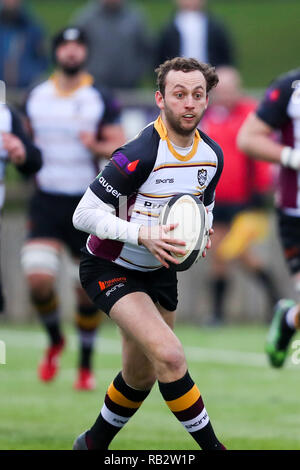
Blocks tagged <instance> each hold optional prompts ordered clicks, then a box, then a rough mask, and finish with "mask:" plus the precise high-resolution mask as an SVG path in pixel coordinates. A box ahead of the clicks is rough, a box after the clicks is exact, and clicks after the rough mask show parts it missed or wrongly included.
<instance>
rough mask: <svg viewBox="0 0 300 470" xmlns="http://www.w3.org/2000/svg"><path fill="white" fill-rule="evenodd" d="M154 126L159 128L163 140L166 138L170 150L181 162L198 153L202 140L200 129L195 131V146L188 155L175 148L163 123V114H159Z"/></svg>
mask: <svg viewBox="0 0 300 470" xmlns="http://www.w3.org/2000/svg"><path fill="white" fill-rule="evenodd" d="M154 128H155V129H156V130H157V132H158V134H159V136H160V138H161V140H165V141H166V142H167V145H168V149H169V151H170V152H171V153H172V155H173V156H174V157H175V158H176V159H177V160H179V161H181V162H188V161H189V160H191V158H193V156H194V155H195V154H196V152H197V149H198V144H199V142H200V141H201V137H200V134H199V131H198V129H196V131H195V137H194V143H193V147H192V149H191V151H190V152H189V153H188V154H187V155H180V153H178V152H177V151H176V150H175V149H174V147H173V145H172V142H171V141H170V139H169V137H168V131H167V128H166V126H165V125H164V123H163V120H162V118H161V116H158V118H157V119H156V121H155V122H154Z"/></svg>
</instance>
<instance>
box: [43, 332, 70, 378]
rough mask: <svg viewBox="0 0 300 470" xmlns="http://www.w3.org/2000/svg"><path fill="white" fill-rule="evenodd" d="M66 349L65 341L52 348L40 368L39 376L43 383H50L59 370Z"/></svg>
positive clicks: (47, 352) (62, 340)
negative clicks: (61, 357) (60, 360)
mask: <svg viewBox="0 0 300 470" xmlns="http://www.w3.org/2000/svg"><path fill="white" fill-rule="evenodd" d="M64 347H65V339H64V338H62V339H61V341H60V342H59V343H58V344H54V345H52V346H50V347H49V348H48V349H47V350H46V353H45V356H44V357H43V359H42V360H41V362H40V364H39V366H38V376H39V378H40V380H42V381H43V382H50V381H51V380H53V379H54V377H55V376H56V374H57V372H58V370H59V357H60V355H61V353H62V351H63V349H64Z"/></svg>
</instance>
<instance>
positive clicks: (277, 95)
mask: <svg viewBox="0 0 300 470" xmlns="http://www.w3.org/2000/svg"><path fill="white" fill-rule="evenodd" d="M292 85H293V78H292V77H291V76H290V75H288V76H284V77H281V78H279V79H278V80H276V81H274V82H273V83H272V84H271V85H270V87H269V88H268V89H267V91H266V93H265V96H264V98H263V100H262V102H261V103H260V105H259V106H258V109H257V111H256V115H257V116H258V117H259V118H260V119H261V120H262V121H264V122H265V123H266V124H268V125H269V126H270V127H272V128H273V129H280V128H281V127H282V126H284V124H285V123H286V122H287V121H288V119H289V117H288V115H287V106H288V103H289V100H290V97H291V95H292V93H293V91H294V89H293V87H292Z"/></svg>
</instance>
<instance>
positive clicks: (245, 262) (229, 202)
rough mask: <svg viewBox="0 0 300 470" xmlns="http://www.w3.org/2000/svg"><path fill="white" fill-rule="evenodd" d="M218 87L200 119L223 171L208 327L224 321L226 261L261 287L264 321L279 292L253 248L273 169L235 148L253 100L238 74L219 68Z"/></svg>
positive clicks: (262, 228) (262, 226)
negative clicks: (221, 159) (221, 158)
mask: <svg viewBox="0 0 300 470" xmlns="http://www.w3.org/2000/svg"><path fill="white" fill-rule="evenodd" d="M217 70H218V76H219V80H220V81H219V84H218V86H217V88H216V89H215V90H214V93H213V95H212V103H211V105H210V106H209V107H208V110H207V112H206V114H205V116H204V119H203V121H202V124H201V126H202V128H203V130H204V131H205V132H206V133H207V134H208V135H209V136H211V137H212V139H214V140H216V141H217V142H218V144H219V145H220V146H221V148H222V149H223V152H224V172H223V175H222V178H221V180H220V183H219V185H218V190H217V193H216V205H215V209H214V230H215V233H214V238H213V250H212V266H211V276H212V277H211V283H210V286H211V291H212V299H213V312H212V313H213V316H212V319H211V321H212V323H213V324H220V323H222V322H223V321H224V317H225V308H224V307H225V305H224V304H225V300H226V293H227V287H228V282H229V272H228V269H229V263H230V262H231V261H233V260H239V261H240V263H241V266H242V267H243V268H244V269H245V270H246V271H247V272H248V273H249V274H250V275H252V276H254V277H255V279H257V281H258V282H260V283H261V284H262V286H263V287H264V289H265V291H266V294H267V296H268V300H269V302H270V305H269V307H270V308H269V310H267V311H266V317H269V316H270V312H272V309H273V304H274V302H275V301H276V300H277V299H278V297H277V293H276V292H277V289H276V287H277V286H275V285H274V281H273V279H272V276H271V274H270V273H269V272H268V269H267V268H266V266H265V263H264V261H263V260H262V259H261V258H260V256H259V255H258V254H257V253H254V252H253V249H252V248H251V245H252V244H253V243H255V242H257V241H258V240H260V239H263V238H265V237H266V235H267V234H268V220H267V216H266V215H265V214H264V212H263V211H258V209H262V208H263V207H264V202H265V198H266V195H267V194H268V191H270V189H271V181H272V178H271V176H272V175H271V166H270V165H269V164H268V163H265V162H257V161H253V160H252V159H250V158H248V156H247V155H246V154H244V153H243V152H241V151H240V150H239V149H238V147H237V144H236V137H237V134H238V131H239V129H240V127H241V125H242V124H243V122H244V121H245V119H246V117H247V116H248V114H249V113H250V112H252V111H253V110H254V109H255V108H256V105H257V104H256V101H255V100H254V99H252V98H250V97H247V96H244V95H243V93H242V88H241V79H240V75H239V73H238V71H237V70H236V69H234V68H232V67H220V68H219V69H217Z"/></svg>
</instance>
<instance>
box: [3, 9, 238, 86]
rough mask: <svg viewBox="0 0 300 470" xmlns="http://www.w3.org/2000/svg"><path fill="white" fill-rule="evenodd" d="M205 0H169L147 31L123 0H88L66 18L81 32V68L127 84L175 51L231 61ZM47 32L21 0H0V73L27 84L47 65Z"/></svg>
mask: <svg viewBox="0 0 300 470" xmlns="http://www.w3.org/2000/svg"><path fill="white" fill-rule="evenodd" d="M207 3H208V2H207V0H174V13H173V15H172V17H171V18H169V19H166V24H165V26H164V27H163V28H162V30H161V31H160V32H159V33H158V37H153V34H152V33H151V32H150V28H149V25H148V22H147V21H146V19H145V17H144V16H143V15H142V14H141V12H140V11H139V10H138V9H137V8H136V7H135V6H133V5H132V4H131V2H130V1H128V0H92V1H89V2H86V5H84V6H83V8H82V9H81V10H80V11H78V12H75V13H74V15H73V16H72V18H70V24H72V25H73V26H77V27H80V28H81V29H82V30H83V31H84V32H85V34H86V35H87V38H88V41H89V44H90V50H89V56H88V58H87V70H88V72H89V73H91V74H92V75H93V77H94V79H95V83H96V84H97V85H101V86H109V87H112V88H117V89H119V88H120V89H124V88H125V89H130V88H131V89H132V88H134V87H137V86H138V85H140V84H141V81H142V80H143V78H145V76H147V74H148V76H149V74H150V73H152V72H153V67H154V66H155V65H159V64H160V63H162V62H164V61H165V60H166V59H167V58H171V57H175V56H179V55H182V56H186V57H195V58H197V59H198V60H200V61H203V62H209V63H211V64H212V65H215V66H219V65H233V64H234V62H235V52H234V48H233V44H232V40H231V37H230V34H229V32H228V31H227V29H226V27H225V25H224V24H222V22H220V20H219V19H216V18H215V17H214V16H213V15H211V14H209V13H208V12H207V9H206V6H207ZM48 39H49V38H48V34H47V32H46V31H45V29H44V28H43V26H42V25H41V24H40V21H39V20H38V19H37V18H36V17H35V15H33V13H32V11H31V10H29V9H28V6H27V5H26V1H25V0H1V2H0V79H2V80H4V81H5V83H6V85H7V87H9V88H17V89H27V88H28V87H30V86H32V85H33V84H35V83H36V82H37V81H39V80H40V79H41V78H42V77H43V76H45V73H46V72H47V71H48V70H50V67H51V60H50V58H49V55H48V54H47V48H46V44H47V43H48V42H49V41H48Z"/></svg>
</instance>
